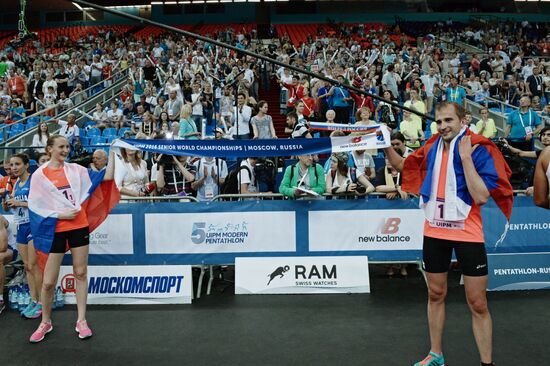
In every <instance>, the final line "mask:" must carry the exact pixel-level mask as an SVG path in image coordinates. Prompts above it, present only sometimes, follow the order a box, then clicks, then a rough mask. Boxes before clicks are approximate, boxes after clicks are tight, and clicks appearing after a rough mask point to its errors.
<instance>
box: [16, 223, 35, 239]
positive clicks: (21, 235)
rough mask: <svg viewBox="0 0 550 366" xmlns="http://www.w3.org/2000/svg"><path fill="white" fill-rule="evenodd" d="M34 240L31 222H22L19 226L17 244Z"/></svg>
mask: <svg viewBox="0 0 550 366" xmlns="http://www.w3.org/2000/svg"><path fill="white" fill-rule="evenodd" d="M31 240H32V233H31V224H30V223H26V224H20V225H19V226H18V227H17V236H16V238H15V242H16V243H17V244H28V243H29V241H31Z"/></svg>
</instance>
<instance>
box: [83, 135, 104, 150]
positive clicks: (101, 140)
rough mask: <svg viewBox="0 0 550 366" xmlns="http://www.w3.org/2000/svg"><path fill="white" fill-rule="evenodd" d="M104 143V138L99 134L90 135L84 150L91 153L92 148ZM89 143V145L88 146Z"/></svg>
mask: <svg viewBox="0 0 550 366" xmlns="http://www.w3.org/2000/svg"><path fill="white" fill-rule="evenodd" d="M104 143H105V139H104V138H103V137H101V136H92V137H90V140H89V142H88V144H87V145H88V147H86V151H87V152H89V153H93V152H94V150H97V149H98V147H97V145H102V144H104ZM90 145H91V146H90Z"/></svg>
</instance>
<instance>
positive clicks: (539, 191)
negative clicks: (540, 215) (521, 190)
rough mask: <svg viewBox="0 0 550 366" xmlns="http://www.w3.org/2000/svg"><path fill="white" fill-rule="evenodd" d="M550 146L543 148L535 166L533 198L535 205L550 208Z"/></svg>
mask: <svg viewBox="0 0 550 366" xmlns="http://www.w3.org/2000/svg"><path fill="white" fill-rule="evenodd" d="M549 166H550V146H549V147H546V148H545V149H544V150H542V153H541V154H540V156H539V159H538V160H537V165H536V168H535V179H534V183H533V199H534V200H535V205H537V206H539V207H542V208H546V209H550V205H549V203H548V193H549V185H550V169H548V168H549Z"/></svg>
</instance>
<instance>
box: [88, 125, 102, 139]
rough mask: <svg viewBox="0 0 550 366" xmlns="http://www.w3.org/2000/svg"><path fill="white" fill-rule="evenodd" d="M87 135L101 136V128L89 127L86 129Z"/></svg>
mask: <svg viewBox="0 0 550 366" xmlns="http://www.w3.org/2000/svg"><path fill="white" fill-rule="evenodd" d="M86 136H87V137H95V136H101V130H100V129H99V128H95V127H94V128H89V129H88V130H87V131H86Z"/></svg>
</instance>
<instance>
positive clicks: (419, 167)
mask: <svg viewBox="0 0 550 366" xmlns="http://www.w3.org/2000/svg"><path fill="white" fill-rule="evenodd" d="M463 135H468V136H471V142H472V146H474V145H479V146H478V147H477V148H476V149H475V150H474V152H473V153H472V160H473V162H474V166H475V167H476V170H477V172H478V174H479V176H480V177H481V179H483V182H484V183H485V185H486V186H487V189H488V190H489V193H490V194H491V197H492V198H493V199H494V200H495V202H496V204H497V205H498V207H499V208H500V210H501V211H502V213H503V214H504V215H505V216H506V218H507V219H508V220H510V216H511V215H512V206H513V199H514V193H513V190H512V185H511V184H510V176H511V175H512V171H511V170H510V167H509V166H508V164H507V163H506V161H505V160H504V157H503V156H502V153H501V152H500V150H499V149H498V148H497V146H496V145H495V144H494V143H493V142H492V141H491V140H489V139H487V138H485V137H483V136H481V135H478V134H475V133H473V132H471V131H470V130H469V129H467V130H466V131H465V132H464V134H463ZM461 138H462V136H460V137H459V139H458V140H457V143H458V142H459V141H460V139H461ZM440 139H441V137H440V136H439V135H434V136H432V137H431V138H430V139H429V140H428V141H427V142H426V144H425V145H424V146H423V147H421V148H420V149H418V150H416V151H415V152H414V153H413V154H411V155H409V156H408V157H407V158H406V159H405V162H404V165H403V176H402V187H403V190H404V191H406V192H410V193H414V194H419V195H421V196H422V199H423V200H424V201H425V202H427V201H428V200H429V199H430V194H431V188H432V187H431V182H432V173H433V166H434V162H435V159H436V154H437V147H438V144H439V142H440ZM453 166H454V170H455V172H456V180H457V182H456V187H457V196H458V198H459V199H461V200H462V201H464V203H466V204H467V205H471V196H470V194H469V193H468V190H467V186H466V180H465V178H464V171H463V168H462V162H461V160H460V155H459V153H458V148H457V149H454V154H453Z"/></svg>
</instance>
